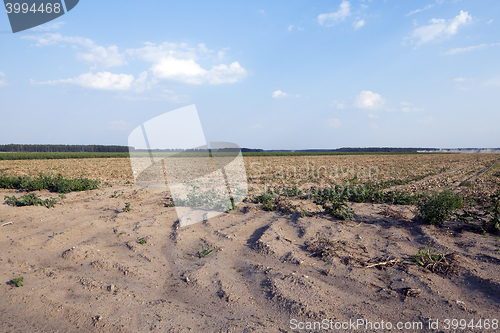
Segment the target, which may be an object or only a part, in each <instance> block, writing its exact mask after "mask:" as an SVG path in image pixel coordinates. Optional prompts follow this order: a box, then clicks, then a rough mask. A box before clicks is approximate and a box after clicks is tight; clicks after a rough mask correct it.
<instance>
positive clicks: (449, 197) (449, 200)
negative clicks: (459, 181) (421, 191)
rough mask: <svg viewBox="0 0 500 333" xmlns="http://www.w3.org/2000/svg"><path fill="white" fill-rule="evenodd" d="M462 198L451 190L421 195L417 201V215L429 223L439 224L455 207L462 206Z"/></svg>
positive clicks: (450, 214) (446, 218)
mask: <svg viewBox="0 0 500 333" xmlns="http://www.w3.org/2000/svg"><path fill="white" fill-rule="evenodd" d="M463 205H464V200H463V198H462V197H461V196H460V195H459V194H455V193H453V192H451V191H443V192H440V193H433V194H432V195H430V196H429V195H423V196H422V197H421V198H420V200H418V201H417V209H418V214H419V216H420V217H421V218H422V219H424V220H425V221H426V222H427V223H429V224H436V225H440V224H443V223H444V221H446V220H448V219H449V218H450V217H451V216H452V215H453V212H454V211H455V210H456V209H460V208H462V207H463Z"/></svg>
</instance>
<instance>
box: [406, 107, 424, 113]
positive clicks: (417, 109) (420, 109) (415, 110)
mask: <svg viewBox="0 0 500 333" xmlns="http://www.w3.org/2000/svg"><path fill="white" fill-rule="evenodd" d="M401 111H403V112H418V111H424V109H422V108H410V107H404V108H401Z"/></svg>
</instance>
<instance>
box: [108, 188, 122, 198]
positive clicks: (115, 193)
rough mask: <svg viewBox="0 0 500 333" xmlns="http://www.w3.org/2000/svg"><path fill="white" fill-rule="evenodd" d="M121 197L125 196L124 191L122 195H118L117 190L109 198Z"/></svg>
mask: <svg viewBox="0 0 500 333" xmlns="http://www.w3.org/2000/svg"><path fill="white" fill-rule="evenodd" d="M121 195H123V191H122V193H120V194H118V191H116V190H115V191H114V192H113V194H111V195H110V196H109V197H110V198H117V197H119V196H121Z"/></svg>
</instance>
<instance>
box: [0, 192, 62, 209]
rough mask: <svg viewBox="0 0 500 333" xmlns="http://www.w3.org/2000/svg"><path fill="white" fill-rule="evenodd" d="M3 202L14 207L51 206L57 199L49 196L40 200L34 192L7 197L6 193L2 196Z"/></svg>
mask: <svg viewBox="0 0 500 333" xmlns="http://www.w3.org/2000/svg"><path fill="white" fill-rule="evenodd" d="M4 202H5V203H6V204H8V205H11V206H14V207H23V206H45V207H47V208H53V207H54V206H55V205H56V203H57V199H55V198H49V199H45V200H42V199H41V198H40V197H39V196H37V195H36V194H35V193H30V194H25V195H22V196H20V197H16V196H15V195H13V196H11V197H9V196H8V195H6V196H5V198H4Z"/></svg>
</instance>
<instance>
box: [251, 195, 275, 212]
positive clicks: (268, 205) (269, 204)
mask: <svg viewBox="0 0 500 333" xmlns="http://www.w3.org/2000/svg"><path fill="white" fill-rule="evenodd" d="M254 202H258V203H261V204H262V208H263V209H264V210H267V211H273V210H276V208H277V207H276V203H275V202H276V195H275V194H274V193H273V191H272V190H268V191H266V192H264V193H262V194H261V195H259V196H255V197H254Z"/></svg>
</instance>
